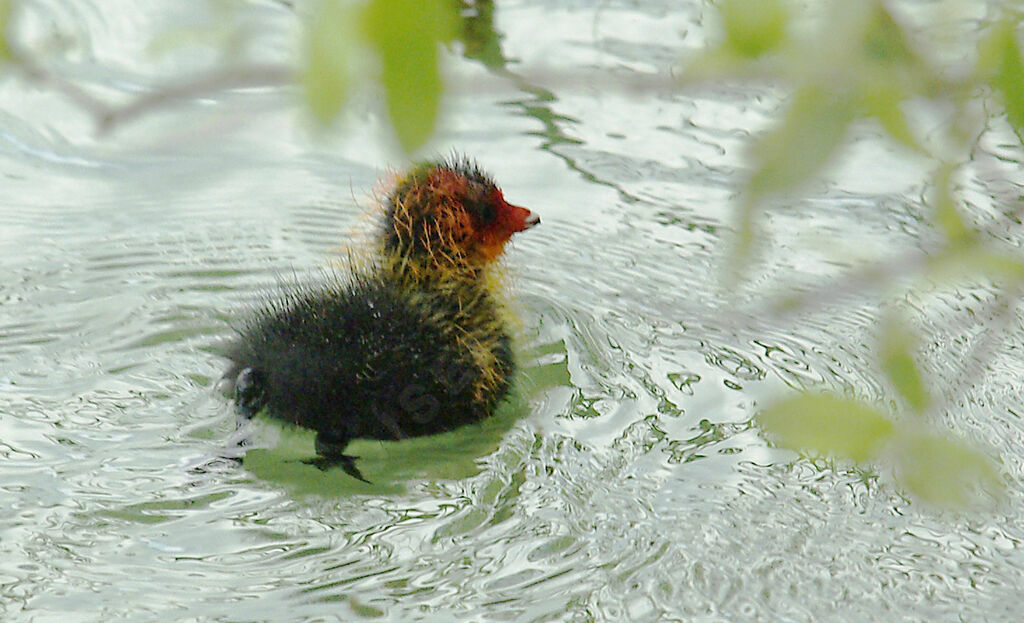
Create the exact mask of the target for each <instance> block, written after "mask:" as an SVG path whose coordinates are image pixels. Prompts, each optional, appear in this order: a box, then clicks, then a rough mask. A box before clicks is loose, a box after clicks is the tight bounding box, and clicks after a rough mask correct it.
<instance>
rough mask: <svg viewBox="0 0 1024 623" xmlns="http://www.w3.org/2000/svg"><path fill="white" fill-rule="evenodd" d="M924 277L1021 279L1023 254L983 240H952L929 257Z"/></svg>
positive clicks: (1023, 275) (944, 280) (941, 280)
mask: <svg viewBox="0 0 1024 623" xmlns="http://www.w3.org/2000/svg"><path fill="white" fill-rule="evenodd" d="M924 276H925V277H926V278H927V279H930V280H933V281H936V282H939V283H942V284H950V283H952V282H955V281H958V280H964V279H970V280H975V281H976V280H977V279H979V278H984V279H986V280H994V281H1003V280H1009V281H1011V282H1012V283H1021V282H1024V258H1022V257H1018V256H1016V255H1013V254H1010V253H1004V252H1002V251H1000V250H999V249H996V248H991V247H988V246H985V245H984V244H977V243H971V244H963V243H961V244H952V245H949V246H948V247H946V249H945V250H943V251H942V252H939V253H933V254H931V256H929V258H928V270H927V272H926V273H925V275H924Z"/></svg>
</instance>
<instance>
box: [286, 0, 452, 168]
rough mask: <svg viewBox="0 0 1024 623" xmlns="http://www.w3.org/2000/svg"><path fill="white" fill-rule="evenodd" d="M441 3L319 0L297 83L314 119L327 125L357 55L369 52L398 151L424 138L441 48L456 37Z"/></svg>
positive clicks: (431, 118)
mask: <svg viewBox="0 0 1024 623" xmlns="http://www.w3.org/2000/svg"><path fill="white" fill-rule="evenodd" d="M456 6H457V5H455V4H454V3H453V2H451V1H446V0H370V2H368V3H353V2H348V1H347V0H319V2H318V3H317V4H316V5H315V7H314V10H313V12H312V14H311V15H310V18H309V21H308V23H307V27H306V45H305V52H306V54H305V57H304V66H303V67H302V72H301V73H302V76H303V85H304V86H305V93H306V100H307V102H308V103H309V106H310V109H311V110H312V111H313V114H314V116H315V117H316V118H317V119H318V120H319V121H321V122H322V123H329V122H331V121H333V120H334V118H335V117H336V116H337V115H338V113H339V112H340V111H341V109H342V107H343V105H344V103H345V98H346V94H347V92H348V90H349V88H350V86H351V84H352V82H353V81H354V80H357V79H359V78H360V76H359V75H358V74H357V72H356V68H358V66H359V65H360V63H359V59H357V58H355V57H356V56H357V55H372V56H373V58H375V59H376V60H377V62H378V65H379V73H378V79H379V81H380V84H381V86H382V87H383V90H384V98H385V101H386V103H387V111H388V115H389V118H390V119H391V124H392V126H393V127H394V130H395V135H396V136H397V137H398V140H399V142H400V143H401V145H402V147H403V149H405V150H406V151H407V152H410V153H411V152H413V151H415V150H416V149H418V148H419V147H420V146H422V145H423V144H424V143H425V142H426V141H427V139H429V138H430V136H431V134H432V133H433V131H434V126H435V125H436V124H437V117H438V113H439V111H440V107H441V92H442V84H441V68H440V61H441V51H440V46H441V45H442V44H443V43H446V42H449V41H451V40H452V38H453V37H454V35H455V33H456V25H457V22H456V18H457V14H456V12H455V10H456Z"/></svg>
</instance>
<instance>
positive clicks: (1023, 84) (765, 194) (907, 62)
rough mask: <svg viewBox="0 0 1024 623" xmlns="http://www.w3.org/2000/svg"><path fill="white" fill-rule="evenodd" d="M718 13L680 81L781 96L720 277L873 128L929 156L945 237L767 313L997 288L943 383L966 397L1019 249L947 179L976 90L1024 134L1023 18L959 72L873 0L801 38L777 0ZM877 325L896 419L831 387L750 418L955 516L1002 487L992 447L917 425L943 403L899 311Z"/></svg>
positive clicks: (1018, 270) (966, 144) (1012, 19)
mask: <svg viewBox="0 0 1024 623" xmlns="http://www.w3.org/2000/svg"><path fill="white" fill-rule="evenodd" d="M721 17H722V25H723V30H724V33H723V37H722V39H721V42H720V43H718V44H716V45H713V46H710V47H709V48H708V49H706V50H704V51H703V52H702V53H701V54H700V55H699V56H698V57H697V58H696V59H695V60H694V61H693V62H692V63H691V65H690V66H689V67H688V69H687V71H686V72H685V73H684V76H683V82H684V84H686V85H688V84H694V83H697V82H702V81H708V80H722V79H730V80H733V81H735V80H751V79H757V80H761V81H763V80H766V79H767V80H770V81H772V83H773V84H780V85H784V87H785V88H787V89H788V90H789V91H790V92H791V95H790V96H789V105H788V107H787V109H786V111H785V113H784V114H783V115H782V118H781V120H780V121H779V122H778V123H777V124H775V125H774V126H773V127H771V128H769V129H768V130H767V131H765V132H764V133H763V134H762V135H761V136H760V137H758V138H757V139H756V140H755V141H754V144H753V145H752V147H751V150H750V161H751V162H752V164H753V170H752V173H751V175H750V177H749V179H748V180H747V182H746V184H745V186H744V188H743V189H742V191H741V195H740V199H739V205H738V213H739V221H738V225H737V235H736V241H735V244H734V247H733V250H732V253H731V256H730V271H731V273H730V276H729V279H732V280H735V279H739V277H738V275H739V274H740V273H741V272H742V270H743V268H744V267H745V266H746V265H747V264H749V263H750V262H751V261H752V259H753V256H754V255H755V253H756V246H757V245H758V244H759V243H762V242H763V241H764V238H765V237H764V236H763V235H762V234H761V233H760V222H761V220H762V219H763V215H764V213H765V212H766V211H767V210H768V209H770V208H771V209H777V208H778V205H779V203H780V202H779V199H781V198H783V197H785V196H787V195H790V194H792V193H794V192H797V191H799V190H800V188H802V187H803V186H804V185H805V184H806V182H808V181H809V180H811V179H813V178H815V177H816V176H818V175H819V174H820V173H821V172H822V171H823V170H824V168H825V167H826V166H827V164H828V163H829V162H830V161H831V160H832V159H833V158H834V156H835V155H836V154H837V153H838V152H840V151H841V150H842V148H843V146H844V145H845V144H846V141H847V135H848V134H849V133H850V130H851V126H852V125H853V124H854V123H855V122H858V121H862V120H870V121H874V122H875V123H876V124H877V125H878V126H879V127H880V128H881V129H882V130H883V131H884V132H885V133H886V135H887V136H888V137H889V139H890V140H892V141H893V142H894V143H895V144H898V145H901V146H902V147H904V148H905V149H907V150H909V151H910V152H912V153H916V154H918V155H921V156H924V157H926V158H928V159H930V160H931V161H932V162H933V163H934V167H933V173H932V177H931V180H930V182H929V187H930V189H931V192H930V193H929V194H928V198H927V199H926V201H925V207H926V209H927V210H929V211H930V215H931V222H932V225H933V228H934V230H935V231H936V232H937V234H938V237H939V239H940V242H939V243H938V244H935V245H933V246H932V247H931V248H929V249H928V250H927V251H925V252H920V251H914V252H913V253H909V254H902V255H897V256H894V257H892V258H887V259H883V260H879V261H876V262H874V263H869V264H867V265H866V266H862V267H860V268H858V269H854V270H852V271H850V272H849V273H848V274H847V275H846V276H844V277H842V278H840V279H839V280H838V281H837V282H836V283H831V284H827V285H825V286H823V287H821V288H820V289H816V290H811V291H809V292H804V293H802V294H799V295H796V296H788V297H784V298H783V300H782V301H780V302H779V303H778V304H777V305H776V306H775V310H776V312H778V313H791V312H794V311H801V310H806V309H808V308H810V307H814V306H816V305H819V304H821V303H822V302H827V301H830V300H834V298H835V293H837V292H838V293H849V292H851V291H858V290H862V289H865V288H869V287H870V288H872V289H892V288H896V289H897V290H899V289H903V288H908V287H909V288H910V289H911V290H913V288H915V287H917V286H916V285H915V284H917V285H920V284H922V283H928V284H936V283H937V284H943V285H946V286H954V285H955V284H957V283H964V282H972V283H979V282H985V283H993V284H997V285H998V287H999V290H998V292H999V294H998V297H997V300H996V303H995V307H996V309H997V311H996V313H995V316H996V320H995V325H997V326H990V327H988V328H989V331H988V332H987V333H986V334H985V336H984V337H983V338H982V339H980V340H979V342H978V344H977V345H976V346H975V348H974V350H973V352H972V353H971V355H972V357H970V358H969V359H968V364H967V365H965V366H964V370H963V375H962V377H961V379H960V380H959V382H958V383H956V384H955V386H954V388H953V389H954V391H955V392H958V393H959V392H964V391H967V389H968V388H969V387H970V385H971V384H972V383H973V382H975V381H976V380H977V379H978V378H979V377H980V376H981V375H982V374H983V373H984V371H985V369H987V367H988V365H989V364H990V362H991V361H992V358H993V356H994V354H995V352H996V347H997V345H998V344H999V340H1000V339H1001V338H1002V336H1003V335H1004V331H1003V330H1004V329H1005V328H1006V327H1007V326H1008V324H1009V322H1010V321H1011V319H1013V318H1015V317H1016V315H1015V314H1016V310H1017V307H1018V305H1019V302H1020V296H1021V292H1022V287H1024V256H1022V255H1021V254H1020V253H1019V252H1017V251H1016V250H1015V249H1010V248H1007V247H1005V246H999V245H997V244H996V243H995V242H994V241H995V240H996V236H994V235H993V234H992V232H989V231H985V230H984V229H982V228H981V227H980V226H977V225H974V224H972V223H970V222H968V220H967V219H966V217H965V216H964V213H963V211H962V209H961V208H960V205H961V201H960V200H959V199H958V198H957V196H956V194H955V191H954V182H953V180H954V178H955V176H956V174H957V172H958V171H959V170H960V169H961V167H962V164H963V163H966V162H968V161H969V159H970V157H971V155H972V154H973V153H974V152H975V150H976V149H977V147H978V141H979V140H980V137H981V136H983V135H984V133H985V128H984V127H983V126H981V125H980V123H983V122H987V120H984V121H982V122H978V121H974V117H973V116H972V115H970V114H968V111H969V110H970V108H971V105H972V104H973V103H974V102H976V101H977V98H978V94H979V93H982V94H988V99H989V100H991V101H992V102H993V103H994V105H995V107H996V108H997V109H999V108H1001V109H1002V110H1003V111H1004V112H1005V116H1006V120H1007V121H1008V123H1009V126H1010V128H1011V129H1012V130H1013V133H1014V134H1015V135H1016V137H1017V141H1018V144H1019V143H1020V141H1021V137H1024V60H1022V55H1021V49H1020V45H1019V43H1018V38H1017V25H1018V24H1019V22H1020V19H1019V16H1018V15H1015V14H1009V13H1008V14H1007V15H1005V16H1004V17H1003V18H1001V19H1000V20H999V21H997V22H996V23H995V24H994V25H992V26H991V27H990V28H989V29H988V32H987V33H986V34H985V35H984V37H983V38H982V40H981V41H980V43H979V47H978V54H977V58H976V59H975V60H974V64H973V66H969V67H963V66H958V67H949V66H942V65H941V64H939V63H938V62H936V61H934V60H932V59H929V58H928V57H927V55H926V54H924V53H923V52H922V51H921V50H920V49H919V46H916V45H915V44H914V40H915V37H914V33H912V32H911V31H910V30H909V29H908V28H906V27H904V26H903V25H901V24H900V21H899V20H898V19H897V17H896V16H895V14H894V13H893V12H892V11H891V10H890V9H889V8H888V6H887V5H886V3H884V2H882V1H881V0H871V1H868V2H855V3H854V2H834V3H832V4H831V5H830V7H829V9H828V10H827V11H826V13H825V15H824V16H823V17H821V18H820V19H819V20H818V21H817V23H816V24H815V28H814V29H813V31H812V32H811V33H810V34H809V35H804V36H797V35H795V34H793V32H794V31H795V30H796V29H795V28H794V22H795V21H796V20H795V18H794V17H793V16H792V15H791V14H790V12H789V10H788V6H787V5H786V4H785V3H784V2H783V1H782V0H724V1H723V2H722V4H721ZM921 102H932V103H941V104H943V105H944V106H946V107H947V108H948V109H950V110H953V111H954V114H953V115H952V120H953V122H952V123H951V124H950V126H949V127H948V128H944V130H943V131H942V133H941V136H940V137H939V139H940V140H936V139H935V137H931V140H924V139H923V138H922V137H920V136H918V135H917V133H915V131H914V129H913V128H914V124H913V123H912V112H908V111H913V110H914V109H915V104H919V103H921ZM1002 207H1003V208H1005V213H1006V215H1007V218H1008V219H1009V220H1017V218H1018V217H1019V216H1020V213H1021V212H1022V211H1024V203H1021V202H1019V201H1018V203H1017V205H1014V206H1002ZM908 282H909V283H910V284H911V285H910V286H906V285H905V284H907V283H908ZM901 284H904V285H901ZM879 326H880V328H879V331H878V346H877V348H876V352H875V355H876V358H877V360H878V364H879V368H880V370H881V372H882V373H883V374H884V375H885V376H886V378H887V379H888V381H889V384H890V386H891V387H892V388H893V389H894V390H895V392H896V394H897V396H898V397H899V401H898V404H899V405H900V406H901V408H900V412H899V413H893V412H890V411H889V410H888V409H884V408H882V407H880V406H878V405H875V404H872V403H869V402H866V401H862V400H858V399H854V398H850V397H847V396H842V395H838V394H834V393H828V392H824V393H803V394H800V395H797V396H794V397H789V398H785V399H782V400H780V401H777V402H775V403H774V404H771V405H768V406H767V407H766V408H765V409H764V410H763V411H762V412H761V413H760V414H759V415H758V416H757V420H758V422H759V423H760V425H761V426H762V428H763V429H764V430H765V431H766V432H767V433H768V434H769V435H770V436H771V437H772V438H774V439H775V440H776V441H777V442H778V443H779V444H780V445H782V446H785V447H788V448H792V449H795V450H801V451H804V452H808V453H810V454H814V455H824V456H832V457H837V458H846V459H850V460H853V461H854V462H856V463H859V464H862V465H877V464H881V463H886V464H889V465H891V466H892V468H893V471H894V474H895V476H896V479H897V482H899V483H900V484H901V485H902V486H903V487H904V488H905V489H906V490H907V491H908V492H910V493H912V494H915V495H916V496H917V497H919V498H921V499H924V500H926V501H928V502H931V503H934V504H937V505H940V506H947V507H953V508H965V507H966V506H968V505H971V504H975V503H979V502H981V501H983V500H986V499H991V498H994V497H998V495H999V494H1000V493H1001V492H1002V491H1003V489H1004V487H1005V485H1004V483H1003V481H1002V479H1001V477H1000V475H999V471H998V469H997V467H996V464H995V463H994V462H993V460H992V459H991V458H989V454H988V453H986V452H983V451H981V450H978V449H976V448H974V447H973V446H972V445H970V444H968V443H967V442H965V441H962V440H959V439H956V438H954V437H952V436H950V435H947V434H940V433H936V432H933V431H930V430H929V429H928V428H927V426H926V424H925V422H926V421H927V420H928V419H930V418H931V417H933V416H934V415H936V414H938V413H942V412H944V411H946V410H948V409H949V408H950V402H949V399H948V398H947V399H946V400H941V401H937V400H936V399H935V398H934V395H935V392H934V391H933V388H932V387H930V382H929V380H928V378H927V377H926V375H925V374H924V372H923V370H922V368H921V366H920V364H919V363H918V360H919V358H920V355H919V348H918V345H917V342H918V338H917V336H916V334H915V331H914V329H913V324H912V323H911V322H910V321H909V320H908V319H907V317H906V314H905V313H903V312H900V311H899V305H898V304H892V305H890V306H889V311H887V312H885V313H884V314H883V317H882V318H881V322H880V323H879ZM946 395H947V396H948V395H949V394H948V392H947V394H946Z"/></svg>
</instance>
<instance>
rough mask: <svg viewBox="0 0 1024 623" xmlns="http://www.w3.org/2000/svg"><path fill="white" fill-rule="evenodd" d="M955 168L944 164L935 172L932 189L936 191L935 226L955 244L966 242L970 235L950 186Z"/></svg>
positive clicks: (933, 208) (933, 201)
mask: <svg viewBox="0 0 1024 623" xmlns="http://www.w3.org/2000/svg"><path fill="white" fill-rule="evenodd" d="M954 170H955V167H954V166H953V165H951V164H948V163H944V164H943V165H942V166H940V167H939V168H938V170H936V171H935V177H934V178H933V179H932V184H931V186H932V188H934V189H935V191H934V194H933V195H932V200H931V201H930V202H929V203H931V204H932V205H931V207H932V211H933V213H934V217H935V224H936V225H938V226H939V229H941V230H942V231H943V233H945V234H946V237H947V238H948V239H949V240H950V241H953V242H957V241H962V240H965V239H966V238H967V237H968V236H969V235H970V230H969V229H968V228H967V225H965V224H964V221H963V219H962V218H961V217H960V212H959V211H958V210H957V209H956V204H955V203H954V202H953V194H952V190H951V187H950V185H951V184H952V180H951V178H952V176H953V171H954Z"/></svg>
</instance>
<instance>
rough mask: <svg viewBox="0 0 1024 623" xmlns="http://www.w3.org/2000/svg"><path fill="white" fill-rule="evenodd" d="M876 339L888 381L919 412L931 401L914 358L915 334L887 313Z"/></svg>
mask: <svg viewBox="0 0 1024 623" xmlns="http://www.w3.org/2000/svg"><path fill="white" fill-rule="evenodd" d="M879 341H880V344H879V348H878V350H879V357H880V358H881V360H882V370H883V371H884V372H885V374H886V375H887V376H888V377H889V382H891V383H892V385H893V388H895V389H896V391H898V392H899V393H900V395H901V396H902V397H903V399H904V400H906V401H907V404H908V405H910V408H911V409H913V410H914V411H915V412H917V413H918V414H921V413H924V411H925V410H926V409H927V408H928V407H929V405H930V404H931V396H930V395H929V394H928V390H927V388H926V387H925V384H924V380H923V379H922V378H921V371H920V369H919V368H918V367H917V362H915V361H914V351H915V350H917V336H916V335H915V334H914V331H913V329H912V328H911V327H910V326H909V325H908V324H907V323H906V322H905V321H904V320H903V319H902V318H901V317H900V316H898V315H896V314H890V315H889V316H888V317H886V318H885V319H884V320H883V322H882V333H881V336H880V338H879Z"/></svg>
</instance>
